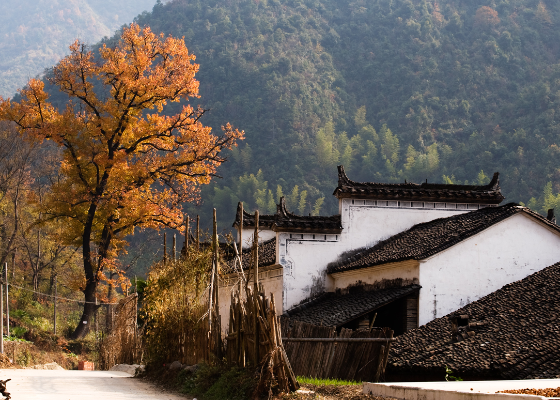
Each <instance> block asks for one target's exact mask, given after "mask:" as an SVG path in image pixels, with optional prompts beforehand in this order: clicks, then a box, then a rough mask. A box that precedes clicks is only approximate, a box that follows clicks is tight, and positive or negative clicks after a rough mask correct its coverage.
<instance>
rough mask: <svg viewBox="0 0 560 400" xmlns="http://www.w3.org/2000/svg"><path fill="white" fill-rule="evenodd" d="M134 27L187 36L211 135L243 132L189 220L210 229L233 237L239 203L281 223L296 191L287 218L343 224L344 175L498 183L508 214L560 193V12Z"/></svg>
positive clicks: (482, 7) (184, 12) (217, 12)
mask: <svg viewBox="0 0 560 400" xmlns="http://www.w3.org/2000/svg"><path fill="white" fill-rule="evenodd" d="M136 20H137V21H138V23H140V24H141V25H150V26H151V28H152V29H153V30H155V31H159V32H164V33H166V34H172V35H174V36H184V37H185V41H186V42H187V45H188V46H189V49H190V50H191V51H192V52H193V53H194V54H196V55H197V62H198V63H200V65H201V70H200V73H199V74H198V79H199V80H200V82H201V98H200V99H198V100H197V103H200V104H201V105H203V106H204V107H205V108H207V109H209V110H210V111H209V113H208V114H207V115H206V116H205V122H206V123H208V124H210V125H212V126H213V127H214V129H219V124H220V123H221V121H225V120H228V121H231V122H232V123H233V124H234V125H235V126H236V127H239V128H241V129H244V130H245V132H246V137H247V139H246V141H245V142H244V143H243V144H241V145H240V146H239V147H238V148H236V149H234V150H233V151H232V152H231V153H230V156H229V162H228V163H227V164H226V165H224V166H223V167H222V168H221V169H220V171H219V174H220V175H221V176H223V177H224V179H223V180H221V181H218V182H216V183H213V184H212V185H210V186H208V187H206V188H205V189H204V191H203V194H202V200H203V203H204V205H203V206H202V208H195V207H191V208H190V211H191V212H192V213H198V214H201V215H203V216H204V218H202V220H203V221H210V218H209V212H210V210H211V207H216V208H217V210H218V218H219V220H220V223H221V224H222V225H223V226H229V224H230V223H231V219H232V216H233V215H234V213H235V206H236V203H237V201H239V200H243V201H244V202H246V204H245V206H246V208H247V209H249V210H252V209H255V208H257V207H258V208H259V209H261V212H271V211H273V203H274V201H277V198H278V196H277V193H278V192H282V191H284V194H289V193H290V192H291V191H292V189H293V188H295V186H296V185H297V186H298V190H299V193H300V195H301V194H302V193H303V191H305V197H304V198H303V199H302V198H301V197H300V198H299V199H298V201H297V202H293V203H292V204H291V205H290V209H291V210H293V211H295V212H298V213H299V212H301V213H304V214H307V213H314V212H317V211H320V212H321V213H323V214H326V213H333V212H336V201H335V199H333V198H332V196H331V193H332V190H333V188H334V186H335V185H336V168H335V167H336V165H337V164H344V165H345V167H346V169H347V172H348V174H349V176H350V177H351V179H355V180H367V181H388V182H397V181H399V182H402V181H404V180H405V179H407V180H409V181H415V182H422V181H424V180H425V179H428V180H430V181H432V182H442V180H443V176H444V175H445V176H446V177H449V179H453V181H454V182H456V183H465V182H469V183H474V182H478V181H479V179H478V176H479V174H480V172H481V170H482V171H484V172H483V174H484V175H485V176H491V174H492V173H493V172H494V171H500V172H501V173H502V175H501V185H502V188H503V191H504V193H505V195H506V196H507V200H508V201H524V202H526V203H527V202H528V201H529V199H530V198H531V197H538V195H539V194H540V193H541V192H542V190H543V188H544V187H545V186H546V185H547V183H548V182H551V183H552V192H553V193H557V192H559V191H560V190H559V189H560V172H559V171H560V169H558V165H557V162H556V158H557V157H558V155H559V154H560V147H559V144H558V143H557V142H558V133H559V131H558V129H559V128H558V127H559V126H560V125H558V122H557V121H556V119H557V118H556V115H557V114H558V113H559V112H560V101H559V100H558V99H559V97H558V96H559V93H560V86H559V85H560V79H559V77H560V64H557V61H556V60H557V59H558V53H559V50H558V47H557V46H556V43H558V39H560V38H559V35H560V32H558V30H556V29H554V28H553V27H554V26H555V24H557V23H558V22H560V4H559V3H558V2H555V1H544V0H543V1H537V0H535V1H526V0H507V1H506V0H495V1H462V2H443V3H434V2H432V1H426V0H419V1H415V2H412V1H410V0H394V1H382V0H360V1H349V0H336V1H335V0H321V1H319V0H268V1H255V0H241V1H237V2H229V3H224V2H221V1H217V0H210V1H202V0H189V1H186V0H177V1H174V2H170V3H168V4H161V5H156V6H155V7H154V9H153V11H152V12H151V13H145V14H143V15H141V16H139V17H138V18H137V19H136ZM113 40H114V39H110V40H108V41H107V43H108V44H110V43H112V41H113ZM278 186H280V187H281V190H278ZM319 199H323V200H321V201H319ZM321 202H322V204H320V203H321ZM317 205H318V206H317ZM316 206H317V207H316Z"/></svg>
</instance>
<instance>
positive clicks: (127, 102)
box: [0, 24, 243, 338]
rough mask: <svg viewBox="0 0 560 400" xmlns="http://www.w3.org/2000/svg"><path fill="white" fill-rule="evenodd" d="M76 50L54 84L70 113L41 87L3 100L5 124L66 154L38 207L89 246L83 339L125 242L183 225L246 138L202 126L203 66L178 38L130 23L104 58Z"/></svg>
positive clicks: (67, 237)
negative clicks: (137, 232) (228, 153)
mask: <svg viewBox="0 0 560 400" xmlns="http://www.w3.org/2000/svg"><path fill="white" fill-rule="evenodd" d="M70 50H71V54H70V55H69V56H67V57H65V58H64V59H63V60H61V61H60V62H59V63H58V64H57V65H56V66H55V67H54V69H53V74H52V78H51V83H52V84H54V85H56V86H57V87H58V88H59V90H60V91H62V92H63V93H66V94H67V95H68V96H69V98H70V99H69V101H68V103H67V105H66V108H65V109H64V110H61V111H59V110H57V109H56V108H55V107H53V106H52V105H51V104H50V103H49V100H48V95H47V94H46V93H45V91H44V84H43V82H41V81H37V80H31V81H30V82H29V84H28V87H27V88H26V89H23V90H21V100H20V101H18V102H16V101H10V100H1V101H0V118H1V119H3V120H8V121H12V122H14V123H15V124H16V125H17V127H18V130H19V131H20V132H21V133H26V134H29V135H31V136H33V137H35V138H36V139H38V140H44V139H46V140H49V141H52V142H53V143H55V144H56V145H57V146H59V147H60V148H61V149H62V160H61V165H60V174H61V177H60V179H59V180H58V181H56V182H53V184H52V185H51V188H50V192H49V193H48V194H46V195H45V198H44V199H43V201H42V203H41V208H42V220H43V221H45V222H48V221H51V220H56V221H64V224H65V228H66V229H65V230H64V232H62V233H61V238H62V239H63V240H64V242H65V243H66V244H68V245H74V246H81V249H82V262H83V274H84V275H83V283H82V285H81V287H80V289H81V290H82V292H83V293H84V297H85V305H84V310H83V314H82V317H81V320H80V322H79V324H78V326H77V327H76V329H75V331H74V333H73V337H74V338H79V337H82V336H84V335H85V334H86V333H87V330H88V324H89V322H90V321H91V317H92V315H93V313H94V311H95V309H96V307H97V306H96V296H97V289H98V287H99V284H100V282H102V281H103V280H106V279H107V277H106V276H105V273H106V272H107V271H111V272H112V273H113V272H114V271H115V270H117V269H118V265H117V261H116V256H117V255H118V254H119V252H121V251H123V249H124V246H125V244H126V241H125V237H126V236H127V235H129V234H131V233H133V231H134V229H135V228H136V227H141V228H148V227H149V228H158V227H160V226H169V227H172V228H177V227H179V226H180V225H181V224H182V221H183V215H182V213H181V203H182V202H185V201H192V200H194V199H196V197H197V193H198V191H199V186H200V185H202V184H206V183H208V182H209V181H210V179H211V177H212V176H213V175H214V174H215V172H216V168H217V167H218V166H219V165H220V164H221V163H222V162H223V161H224V158H223V156H222V155H221V151H222V150H223V149H226V148H231V146H233V145H234V144H235V142H236V140H238V139H241V138H242V137H243V132H240V131H238V130H235V129H233V128H232V127H231V126H230V125H229V124H227V125H226V126H225V127H223V130H224V132H223V135H221V136H216V135H214V134H212V132H211V128H209V127H206V126H204V125H202V123H201V122H200V118H201V117H202V115H203V114H204V110H203V109H201V108H196V109H195V108H193V107H192V106H190V105H189V104H186V103H185V102H186V101H188V100H189V99H190V98H193V97H197V96H198V88H199V84H198V81H197V80H196V79H195V78H194V76H195V74H196V73H197V71H198V65H197V64H194V63H193V61H194V59H195V57H194V55H192V54H191V53H189V51H188V49H187V48H186V46H185V43H184V41H183V40H181V39H175V38H173V37H167V38H165V37H164V36H163V35H155V34H154V33H152V31H151V30H150V29H149V28H144V29H141V28H140V27H139V26H138V25H134V24H132V25H130V27H128V28H125V29H124V30H123V32H122V35H121V38H120V40H119V41H118V42H117V43H116V44H115V45H114V46H103V47H102V48H100V49H99V54H98V55H96V54H94V53H93V52H92V51H90V50H88V49H87V47H86V46H85V45H84V44H83V43H80V42H78V41H76V42H75V43H74V44H73V45H72V46H71V47H70ZM95 85H99V86H101V87H102V88H101V89H97V88H96V87H95ZM181 101H182V102H183V103H181ZM168 102H175V103H179V105H180V109H179V110H178V112H176V113H175V114H173V115H163V110H164V106H166V104H167V103H168Z"/></svg>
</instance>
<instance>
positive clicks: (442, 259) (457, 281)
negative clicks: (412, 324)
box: [418, 213, 560, 325]
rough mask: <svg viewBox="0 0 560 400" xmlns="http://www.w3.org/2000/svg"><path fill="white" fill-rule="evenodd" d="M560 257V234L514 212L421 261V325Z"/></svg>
mask: <svg viewBox="0 0 560 400" xmlns="http://www.w3.org/2000/svg"><path fill="white" fill-rule="evenodd" d="M558 261H560V234H559V233H558V232H556V231H553V230H551V229H549V228H547V227H546V226H545V225H541V224H540V223H539V222H537V220H535V219H533V218H531V217H529V216H527V215H526V214H522V213H520V214H515V215H513V216H511V217H509V218H508V219H506V220H504V221H502V222H500V223H498V224H496V225H493V226H492V227H490V228H488V229H486V230H484V231H482V232H481V233H479V234H477V235H475V236H473V237H471V238H469V239H466V240H464V241H462V242H460V243H458V244H457V245H455V246H453V247H451V248H449V249H447V250H445V251H443V252H441V253H439V254H436V255H434V256H433V257H431V258H429V259H427V260H423V261H421V262H420V274H419V281H420V285H421V286H422V289H421V290H420V297H419V316H418V318H419V325H424V324H426V323H428V322H430V321H431V320H433V319H435V318H439V317H442V316H444V315H447V314H449V313H450V312H453V311H455V310H457V309H459V308H461V307H463V306H465V305H466V304H468V303H470V302H472V301H475V300H478V299H479V298H481V297H484V296H486V295H488V294H490V293H492V292H494V291H496V290H498V289H500V288H501V287H503V286H504V285H506V284H508V283H512V282H515V281H517V280H519V279H523V278H525V277H527V276H529V275H531V274H533V273H534V272H537V271H540V270H542V269H544V268H546V267H548V266H550V265H552V264H554V263H556V262H558Z"/></svg>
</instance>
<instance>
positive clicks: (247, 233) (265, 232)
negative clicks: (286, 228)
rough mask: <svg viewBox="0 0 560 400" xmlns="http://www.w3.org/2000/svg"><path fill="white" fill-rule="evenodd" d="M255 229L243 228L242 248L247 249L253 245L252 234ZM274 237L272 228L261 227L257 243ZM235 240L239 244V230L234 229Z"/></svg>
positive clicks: (274, 233)
mask: <svg viewBox="0 0 560 400" xmlns="http://www.w3.org/2000/svg"><path fill="white" fill-rule="evenodd" d="M254 233H255V229H254V228H253V229H243V248H244V249H247V248H249V247H251V246H252V245H253V234H254ZM275 237H276V232H274V231H273V230H272V229H261V230H259V243H262V242H266V241H267V240H270V239H272V238H275ZM235 241H236V243H237V244H239V231H238V230H237V229H236V230H235Z"/></svg>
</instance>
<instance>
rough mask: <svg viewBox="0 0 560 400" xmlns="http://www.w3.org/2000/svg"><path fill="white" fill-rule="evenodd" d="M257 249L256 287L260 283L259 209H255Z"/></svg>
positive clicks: (254, 237)
mask: <svg viewBox="0 0 560 400" xmlns="http://www.w3.org/2000/svg"><path fill="white" fill-rule="evenodd" d="M253 240H254V246H255V247H254V249H255V271H254V273H255V277H254V281H255V288H257V287H258V285H259V211H258V210H257V211H255V234H254V236H253Z"/></svg>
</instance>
